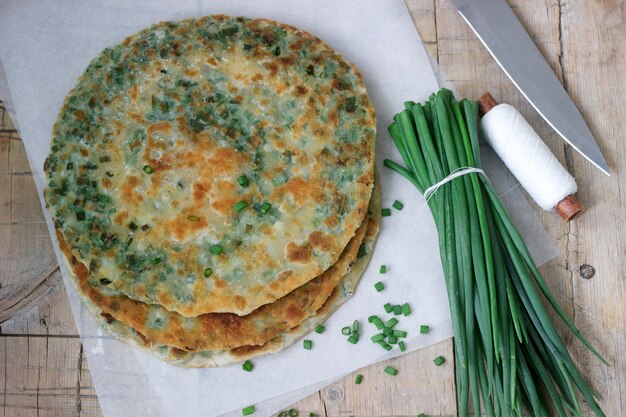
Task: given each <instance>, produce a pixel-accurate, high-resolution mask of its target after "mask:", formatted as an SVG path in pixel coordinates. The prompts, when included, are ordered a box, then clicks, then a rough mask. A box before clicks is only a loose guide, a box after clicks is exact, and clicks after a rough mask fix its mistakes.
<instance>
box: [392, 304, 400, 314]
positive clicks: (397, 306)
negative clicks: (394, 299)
mask: <svg viewBox="0 0 626 417" xmlns="http://www.w3.org/2000/svg"><path fill="white" fill-rule="evenodd" d="M393 314H394V315H395V316H399V315H400V314H402V306H401V305H400V304H398V305H395V306H393Z"/></svg>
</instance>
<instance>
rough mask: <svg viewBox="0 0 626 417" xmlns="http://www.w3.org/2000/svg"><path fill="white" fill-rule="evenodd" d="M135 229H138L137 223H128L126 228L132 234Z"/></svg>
mask: <svg viewBox="0 0 626 417" xmlns="http://www.w3.org/2000/svg"><path fill="white" fill-rule="evenodd" d="M137 227H138V226H137V223H135V222H130V223H128V228H129V229H130V230H132V231H133V232H134V231H135V230H137Z"/></svg>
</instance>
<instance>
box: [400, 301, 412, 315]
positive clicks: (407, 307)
mask: <svg viewBox="0 0 626 417" xmlns="http://www.w3.org/2000/svg"><path fill="white" fill-rule="evenodd" d="M402 314H403V315H404V316H408V315H409V314H411V306H410V305H409V303H404V304H402Z"/></svg>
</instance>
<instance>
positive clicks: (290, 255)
mask: <svg viewBox="0 0 626 417" xmlns="http://www.w3.org/2000/svg"><path fill="white" fill-rule="evenodd" d="M312 255H313V246H311V245H310V244H309V242H306V243H304V244H302V245H298V244H295V243H293V242H289V244H288V245H287V260H288V261H289V262H300V263H304V262H308V261H309V260H310V259H311V256H312Z"/></svg>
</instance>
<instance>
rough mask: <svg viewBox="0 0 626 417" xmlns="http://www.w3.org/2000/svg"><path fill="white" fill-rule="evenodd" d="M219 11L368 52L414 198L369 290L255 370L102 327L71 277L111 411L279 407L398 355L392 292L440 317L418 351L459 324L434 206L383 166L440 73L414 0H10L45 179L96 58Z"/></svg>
mask: <svg viewBox="0 0 626 417" xmlns="http://www.w3.org/2000/svg"><path fill="white" fill-rule="evenodd" d="M212 13H224V14H231V15H243V16H247V17H266V18H270V19H275V20H279V21H283V22H286V23H289V24H293V25H295V26H298V27H301V28H303V29H305V30H308V31H310V32H312V33H314V34H315V35H317V36H319V37H321V38H322V39H324V40H325V41H326V42H327V43H329V44H330V45H332V46H333V47H335V48H336V49H337V50H338V51H339V52H341V53H342V54H343V55H344V56H345V57H346V58H348V59H349V60H350V61H352V62H354V63H355V64H356V65H357V67H358V68H359V70H360V71H361V73H362V74H363V76H364V78H365V80H366V84H367V87H368V91H369V93H370V95H371V97H372V100H373V102H374V105H375V107H376V111H377V118H378V130H379V135H378V142H377V165H378V170H379V172H380V174H381V188H382V194H383V206H384V207H390V206H391V203H392V202H393V201H394V200H396V199H399V200H401V201H402V202H403V203H404V205H405V208H404V210H402V211H397V210H393V215H392V216H391V217H388V218H385V219H384V221H383V225H382V228H381V233H380V236H379V239H378V243H377V248H376V250H375V252H374V255H373V258H372V261H371V264H370V267H369V268H368V270H367V271H366V273H365V275H364V276H363V279H362V280H361V283H360V284H359V287H358V288H357V292H356V294H355V296H354V297H353V298H352V299H351V300H350V301H348V302H347V303H346V304H345V305H344V306H343V307H342V308H341V309H340V310H339V311H338V312H337V313H335V314H334V315H333V316H332V317H331V318H330V319H329V320H328V322H327V323H326V327H327V330H326V332H325V333H324V334H322V335H318V334H316V333H312V334H311V335H310V336H308V338H310V339H311V340H313V345H314V348H313V350H311V351H308V350H304V349H302V344H301V343H296V345H294V346H293V347H292V348H290V349H287V350H285V351H283V352H281V353H280V354H276V355H270V356H266V357H262V358H259V359H256V360H255V361H254V362H255V369H254V372H251V373H248V372H243V371H242V370H241V366H240V365H234V366H230V367H226V368H221V369H181V368H177V367H174V366H171V365H167V364H165V363H163V362H161V361H159V360H157V359H155V358H153V357H152V356H150V355H149V354H147V353H144V352H142V351H139V350H137V349H134V348H131V347H130V346H129V345H126V344H124V343H121V342H118V341H116V340H115V339H112V338H111V337H110V336H108V335H107V334H104V333H103V332H102V330H100V329H99V327H98V325H97V323H96V321H95V319H94V318H93V317H91V315H90V313H89V312H88V311H86V310H84V309H83V307H82V305H81V303H80V301H79V300H78V297H77V295H76V294H75V293H74V291H73V290H72V289H71V287H70V286H69V285H66V288H68V294H69V298H70V302H71V305H72V309H73V312H74V315H75V318H76V323H77V326H78V329H79V332H80V334H81V337H82V341H83V344H84V348H85V352H86V354H87V359H88V362H89V369H90V372H91V376H92V379H93V381H94V385H95V387H96V390H97V393H98V397H99V399H100V404H101V407H102V410H103V413H104V415H105V416H108V417H124V416H216V415H220V414H224V413H230V415H232V416H236V415H241V408H243V407H245V406H247V405H250V404H257V413H256V414H255V416H264V415H269V414H271V413H274V412H276V411H277V410H279V409H281V408H283V407H285V406H287V405H289V404H291V403H292V402H294V401H296V400H297V399H299V398H302V397H304V396H306V395H308V394H310V393H312V392H314V391H315V390H316V389H318V388H319V387H321V386H323V384H326V383H328V382H330V381H332V380H334V379H337V378H339V377H341V376H343V375H345V374H348V373H350V372H352V371H353V370H355V369H357V368H360V367H363V366H366V365H369V364H372V363H374V362H376V361H379V360H381V359H382V358H386V357H390V356H395V355H398V354H399V351H397V350H395V351H393V352H391V353H386V352H384V351H383V350H382V349H381V348H380V347H379V346H377V345H374V344H372V343H370V342H369V341H368V339H369V337H370V336H371V335H372V334H373V332H372V329H371V328H369V325H368V323H367V317H368V316H369V315H371V314H379V315H384V310H383V307H382V306H383V304H385V303H387V302H391V303H392V304H398V303H404V302H409V303H410V304H411V307H412V310H413V314H412V315H411V316H410V317H406V318H404V317H403V318H402V319H401V324H400V325H398V327H399V328H402V329H405V330H407V331H409V336H416V335H417V334H418V328H419V325H420V324H429V325H430V326H431V332H430V333H429V334H427V335H420V336H418V337H414V338H413V339H411V340H410V341H409V342H408V348H409V349H408V350H409V351H410V350H414V349H417V348H420V347H423V346H427V345H430V344H433V343H436V342H439V341H441V340H443V339H446V338H448V337H450V336H451V335H452V331H451V325H450V318H449V312H448V303H447V296H446V291H445V285H444V280H443V273H442V270H441V266H440V263H439V259H440V258H439V252H438V247H437V237H436V230H435V227H434V223H433V220H432V218H431V215H430V212H429V211H428V208H427V207H426V206H425V205H424V200H423V198H422V197H421V195H419V193H418V192H417V191H416V190H415V189H413V187H412V186H410V185H409V184H408V183H407V182H406V181H404V180H403V179H402V178H401V177H399V176H398V175H396V174H393V173H391V172H390V171H389V170H388V169H386V168H384V167H383V166H382V161H383V159H385V158H392V159H395V160H400V158H399V156H398V154H397V152H396V151H395V149H393V144H392V142H391V140H390V139H389V137H388V135H387V133H386V127H387V125H388V123H389V121H390V120H391V118H392V116H393V114H394V113H396V112H397V111H399V110H400V109H401V108H402V106H403V102H404V101H405V100H420V101H421V100H424V99H426V98H427V97H428V95H429V94H430V93H432V92H434V91H436V90H437V89H438V86H439V84H438V82H437V79H436V78H435V75H434V72H433V68H432V67H431V65H430V63H429V58H428V56H427V54H426V52H425V50H424V48H423V46H422V44H421V41H420V39H419V37H418V35H417V33H416V31H415V28H414V26H413V22H412V20H411V18H410V16H409V13H408V11H407V9H406V6H405V4H404V2H403V1H402V0H385V1H381V0H341V1H331V0H317V1H314V2H313V1H300V0H268V1H258V0H257V1H248V0H230V1H226V0H224V1H208V0H204V1H203V0H179V1H165V0H152V1H147V0H142V1H133V2H128V1H120V0H115V1H106V2H91V1H36V0H19V1H18V0H4V1H3V2H1V3H0V68H1V71H0V99H2V100H4V101H5V102H7V108H9V109H10V110H11V113H12V116H13V118H14V119H15V122H16V125H19V129H20V134H21V137H22V139H23V141H24V145H25V147H26V151H27V153H28V157H29V160H30V163H31V167H32V171H33V175H34V178H35V183H36V185H37V189H38V191H39V192H40V193H41V191H42V189H43V187H44V183H45V178H44V174H43V169H42V167H43V161H44V159H45V157H46V156H47V154H48V151H49V142H50V133H51V130H52V126H53V124H54V121H55V119H56V115H57V112H58V110H59V109H60V107H61V105H62V102H63V99H64V97H65V95H66V94H67V92H68V91H69V90H70V89H71V88H72V86H73V85H74V83H75V82H76V79H77V77H79V76H80V74H81V73H82V71H83V70H84V68H85V67H86V66H87V64H88V63H89V61H90V60H91V59H92V58H93V57H95V56H96V55H97V54H98V53H99V52H100V51H101V50H102V49H103V48H105V47H106V46H109V45H112V44H114V43H117V42H119V41H121V40H122V39H124V38H125V37H126V36H128V35H130V34H133V33H135V32H137V31H138V30H140V29H142V28H144V27H146V26H149V25H151V24H153V23H156V22H158V21H161V20H173V19H180V18H185V17H189V16H202V15H206V14H212ZM484 162H485V165H487V166H486V170H487V171H488V173H489V175H490V177H491V178H492V182H493V183H494V184H495V186H496V189H497V190H498V191H499V192H501V193H505V192H507V191H509V190H511V189H512V188H514V187H515V185H516V184H515V181H514V180H513V179H512V178H511V177H510V176H509V175H508V174H507V172H506V170H505V169H504V168H503V166H501V165H500V166H499V165H498V161H497V158H488V157H485V161H484ZM504 200H505V203H506V204H507V207H509V209H510V210H511V211H512V215H513V217H514V221H515V222H516V223H517V224H518V225H520V226H521V228H520V230H521V231H522V232H523V234H525V238H526V239H527V242H528V243H529V244H530V249H531V252H533V255H534V256H535V259H536V260H537V262H538V263H539V264H541V263H543V262H545V261H547V260H549V259H551V258H552V257H554V256H555V255H556V249H555V247H554V245H553V244H552V243H551V242H550V240H549V239H548V237H547V235H546V233H545V231H544V230H543V228H542V227H541V224H540V223H539V222H538V221H537V219H536V218H535V216H534V215H533V214H532V211H531V210H530V208H529V206H528V204H527V202H526V200H525V199H524V197H523V195H522V194H521V192H520V191H519V189H513V191H510V192H508V193H507V194H506V196H505V198H504ZM44 212H45V214H46V220H47V221H48V225H49V227H50V230H51V231H52V224H51V222H50V218H49V216H48V213H47V212H46V211H45V210H44ZM53 236H54V234H53ZM53 239H54V238H53ZM55 244H56V242H55ZM55 248H56V249H57V256H60V252H59V251H58V247H56V246H55ZM381 264H386V265H387V266H388V269H389V272H388V273H387V274H386V275H383V276H381V275H380V274H379V273H378V268H379V266H380V265H381ZM379 280H382V281H383V282H384V283H385V284H386V288H385V290H384V292H382V293H377V292H376V291H375V290H374V288H373V285H374V283H375V282H377V281H379ZM66 284H67V283H66ZM355 319H359V320H360V321H361V324H362V327H363V328H364V331H362V336H361V339H362V340H361V342H360V343H359V344H357V345H354V346H353V345H350V344H348V343H347V342H346V340H345V339H346V338H345V337H344V336H341V334H340V329H341V327H343V326H345V325H347V324H350V323H352V322H353V321H354V320H355Z"/></svg>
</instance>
